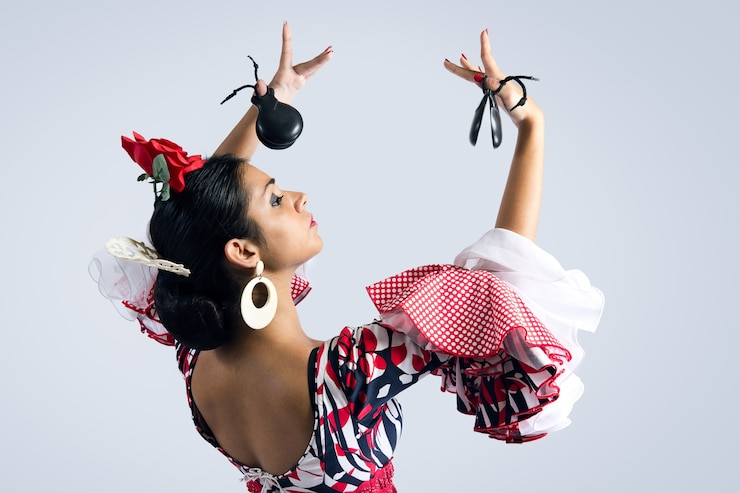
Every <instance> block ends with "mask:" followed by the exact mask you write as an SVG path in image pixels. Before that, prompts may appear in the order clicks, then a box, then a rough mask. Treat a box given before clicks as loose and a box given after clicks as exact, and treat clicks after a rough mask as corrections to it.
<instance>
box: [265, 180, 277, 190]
mask: <svg viewBox="0 0 740 493" xmlns="http://www.w3.org/2000/svg"><path fill="white" fill-rule="evenodd" d="M274 184H275V178H270V181H268V182H267V185H265V191H264V192H263V193H267V189H268V188H270V185H274Z"/></svg>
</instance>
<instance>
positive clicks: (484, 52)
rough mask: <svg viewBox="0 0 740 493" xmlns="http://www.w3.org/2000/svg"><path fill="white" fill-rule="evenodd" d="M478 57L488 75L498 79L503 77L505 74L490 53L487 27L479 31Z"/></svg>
mask: <svg viewBox="0 0 740 493" xmlns="http://www.w3.org/2000/svg"><path fill="white" fill-rule="evenodd" d="M480 59H481V61H482V62H483V68H485V72H486V73H487V74H488V75H489V76H493V77H495V78H497V79H499V80H501V79H503V78H504V77H505V75H504V74H503V73H502V72H501V70H499V68H498V65H496V60H494V58H493V55H492V54H491V40H490V39H489V38H488V29H486V30H484V31H483V32H481V33H480Z"/></svg>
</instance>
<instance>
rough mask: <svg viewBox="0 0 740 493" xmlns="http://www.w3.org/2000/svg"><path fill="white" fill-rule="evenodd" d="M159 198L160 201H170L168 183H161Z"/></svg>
mask: <svg viewBox="0 0 740 493" xmlns="http://www.w3.org/2000/svg"><path fill="white" fill-rule="evenodd" d="M160 156H161V154H160ZM159 198H160V199H162V201H165V200H170V184H169V183H162V190H161V191H160V193H159Z"/></svg>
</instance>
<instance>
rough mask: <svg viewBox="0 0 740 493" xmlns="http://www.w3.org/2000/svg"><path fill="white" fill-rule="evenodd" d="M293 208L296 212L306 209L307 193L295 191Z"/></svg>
mask: <svg viewBox="0 0 740 493" xmlns="http://www.w3.org/2000/svg"><path fill="white" fill-rule="evenodd" d="M295 195H296V197H295V209H296V210H297V211H298V212H303V211H304V210H305V209H306V204H307V203H308V195H306V194H305V193H303V192H295Z"/></svg>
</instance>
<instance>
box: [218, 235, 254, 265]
mask: <svg viewBox="0 0 740 493" xmlns="http://www.w3.org/2000/svg"><path fill="white" fill-rule="evenodd" d="M224 254H225V255H226V260H228V261H229V262H230V263H231V264H233V265H235V266H238V267H241V268H244V269H254V268H255V267H256V266H257V262H258V261H259V260H260V254H259V248H258V246H257V244H256V243H255V242H254V241H252V240H247V239H238V238H232V239H230V240H229V241H227V242H226V245H224Z"/></svg>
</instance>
